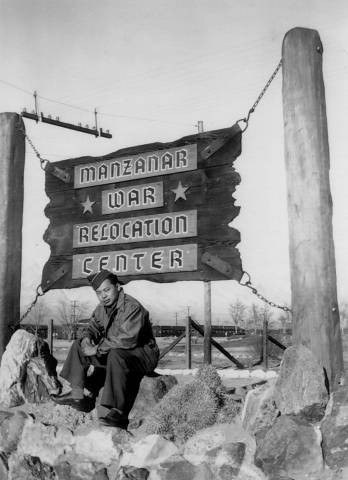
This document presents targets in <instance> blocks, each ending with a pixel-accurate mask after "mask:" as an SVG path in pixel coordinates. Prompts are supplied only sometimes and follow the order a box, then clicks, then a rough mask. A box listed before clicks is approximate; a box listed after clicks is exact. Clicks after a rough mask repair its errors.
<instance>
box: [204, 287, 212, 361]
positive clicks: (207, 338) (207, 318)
mask: <svg viewBox="0 0 348 480" xmlns="http://www.w3.org/2000/svg"><path fill="white" fill-rule="evenodd" d="M203 344H204V363H208V364H209V365H210V364H211V283H210V282H204V341H203Z"/></svg>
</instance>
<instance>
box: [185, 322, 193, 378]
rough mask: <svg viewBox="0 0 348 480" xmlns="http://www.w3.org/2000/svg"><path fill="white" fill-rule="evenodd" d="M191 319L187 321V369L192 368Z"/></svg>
mask: <svg viewBox="0 0 348 480" xmlns="http://www.w3.org/2000/svg"><path fill="white" fill-rule="evenodd" d="M191 358H192V355H191V317H190V316H189V315H187V320H186V368H189V369H190V368H191Z"/></svg>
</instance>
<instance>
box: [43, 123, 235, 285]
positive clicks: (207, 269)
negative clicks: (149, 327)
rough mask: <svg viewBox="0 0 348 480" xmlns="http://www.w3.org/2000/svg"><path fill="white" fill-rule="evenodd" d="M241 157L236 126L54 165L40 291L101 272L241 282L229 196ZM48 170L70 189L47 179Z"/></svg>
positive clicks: (130, 277) (127, 278) (76, 282)
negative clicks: (47, 254)
mask: <svg viewBox="0 0 348 480" xmlns="http://www.w3.org/2000/svg"><path fill="white" fill-rule="evenodd" d="M240 152H241V130H240V129H239V127H238V126H237V125H234V126H233V127H231V128H228V129H223V130H215V131H211V132H205V133H200V134H197V135H191V136H188V137H184V138H182V139H180V140H177V141H175V142H171V143H165V144H160V143H156V144H149V145H141V146H136V147H131V148H127V149H123V150H119V151H117V152H115V153H112V154H109V155H106V156H104V157H100V158H95V157H93V158H92V157H82V158H75V159H70V160H64V161H61V162H55V163H53V164H52V168H51V169H50V170H49V171H48V172H46V193H47V195H48V197H49V199H50V203H49V204H48V205H47V206H46V209H45V213H46V215H47V217H48V218H49V220H50V224H49V227H48V229H47V231H46V232H45V235H44V239H45V241H46V242H47V243H48V244H49V245H50V247H51V256H50V258H49V260H48V262H47V263H46V265H45V267H44V270H43V277H42V288H43V289H44V290H46V289H49V288H71V287H77V286H82V285H87V280H86V277H87V276H88V275H89V274H90V273H93V272H96V271H99V270H100V269H101V268H107V269H109V270H111V271H113V272H115V273H117V275H119V276H120V277H121V278H122V280H123V281H125V282H128V281H130V280H136V279H143V280H145V279H146V280H152V281H156V282H172V281H177V280H219V279H227V278H233V279H236V280H239V279H240V278H241V276H242V266H241V260H240V255H239V252H238V250H237V249H236V245H237V244H238V243H239V241H240V235H239V232H238V231H237V230H235V229H234V228H231V227H230V223H231V222H232V220H233V219H234V218H235V217H236V216H237V215H238V213H239V207H236V206H235V204H234V203H235V200H234V198H233V197H232V194H233V192H234V191H235V188H236V185H238V184H239V182H240V177H239V175H238V173H237V172H236V171H235V170H234V168H233V162H234V160H235V159H236V158H237V156H238V155H239V154H240ZM55 167H56V170H59V171H60V172H62V171H63V172H65V174H66V175H67V176H68V178H69V179H70V180H68V181H67V182H63V181H62V180H61V178H59V176H54V174H53V175H52V173H50V172H52V171H53V172H54V170H55ZM207 255H208V256H209V262H205V261H204V259H205V258H207ZM214 259H216V262H214ZM221 264H223V265H224V268H223V269H221V268H220V267H219V265H221ZM226 272H228V273H226Z"/></svg>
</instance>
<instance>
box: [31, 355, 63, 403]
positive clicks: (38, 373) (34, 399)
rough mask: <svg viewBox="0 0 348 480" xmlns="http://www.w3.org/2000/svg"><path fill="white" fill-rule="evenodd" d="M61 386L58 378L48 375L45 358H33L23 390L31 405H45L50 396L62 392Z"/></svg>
mask: <svg viewBox="0 0 348 480" xmlns="http://www.w3.org/2000/svg"><path fill="white" fill-rule="evenodd" d="M60 389H61V384H60V382H59V381H58V378H57V377H56V376H50V375H49V374H48V371H47V368H46V364H45V361H44V359H43V358H40V357H34V358H31V359H30V360H29V362H28V364H27V366H26V374H25V377H24V381H23V385H22V390H23V393H24V397H25V400H26V401H27V402H29V403H43V402H45V401H47V400H48V399H49V398H50V395H52V394H55V395H56V394H57V393H59V392H60Z"/></svg>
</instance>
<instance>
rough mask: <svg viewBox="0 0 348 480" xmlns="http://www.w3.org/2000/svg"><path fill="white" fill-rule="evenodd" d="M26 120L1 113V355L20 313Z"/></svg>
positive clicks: (11, 114) (13, 114) (14, 115)
mask: <svg viewBox="0 0 348 480" xmlns="http://www.w3.org/2000/svg"><path fill="white" fill-rule="evenodd" d="M20 128H22V129H23V130H24V131H25V127H24V123H23V120H22V119H21V118H20V116H19V115H17V114H15V113H0V172H1V173H0V205H1V208H0V358H1V357H2V354H3V353H4V350H5V348H6V345H7V343H8V341H9V339H10V336H11V329H10V327H11V325H15V324H16V323H17V322H18V320H19V315H20V288H21V266H22V222H23V195H24V189H23V179H24V159H25V137H24V134H23V132H22V131H21V130H20Z"/></svg>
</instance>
